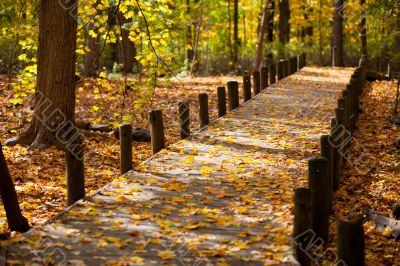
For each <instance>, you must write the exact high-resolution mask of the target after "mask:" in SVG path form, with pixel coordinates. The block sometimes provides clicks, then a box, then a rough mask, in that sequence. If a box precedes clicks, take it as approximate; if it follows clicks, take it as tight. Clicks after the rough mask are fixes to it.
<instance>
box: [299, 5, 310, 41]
mask: <svg viewBox="0 0 400 266" xmlns="http://www.w3.org/2000/svg"><path fill="white" fill-rule="evenodd" d="M303 9H304V20H305V21H306V22H307V24H308V25H310V24H311V23H310V21H309V19H308V14H307V13H308V12H312V8H311V7H310V8H308V7H306V6H305V5H303ZM312 35H313V27H312V26H306V27H304V28H302V30H301V39H302V40H304V38H305V37H307V36H312Z"/></svg>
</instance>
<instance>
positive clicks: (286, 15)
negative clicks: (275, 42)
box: [279, 0, 290, 44]
mask: <svg viewBox="0 0 400 266" xmlns="http://www.w3.org/2000/svg"><path fill="white" fill-rule="evenodd" d="M289 20H290V8H289V0H280V1H279V41H280V43H281V44H286V43H288V42H289V40H290V23H289Z"/></svg>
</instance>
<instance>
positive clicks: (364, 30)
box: [360, 0, 368, 57]
mask: <svg viewBox="0 0 400 266" xmlns="http://www.w3.org/2000/svg"><path fill="white" fill-rule="evenodd" d="M360 4H361V10H362V12H361V23H360V35H361V55H365V56H367V57H368V49H367V17H366V14H365V9H364V8H365V0H361V1H360Z"/></svg>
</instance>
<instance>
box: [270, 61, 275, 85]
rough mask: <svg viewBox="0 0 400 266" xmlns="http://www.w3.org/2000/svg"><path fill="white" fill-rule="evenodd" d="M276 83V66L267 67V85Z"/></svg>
mask: <svg viewBox="0 0 400 266" xmlns="http://www.w3.org/2000/svg"><path fill="white" fill-rule="evenodd" d="M275 82H276V64H270V65H269V83H270V84H274V83H275Z"/></svg>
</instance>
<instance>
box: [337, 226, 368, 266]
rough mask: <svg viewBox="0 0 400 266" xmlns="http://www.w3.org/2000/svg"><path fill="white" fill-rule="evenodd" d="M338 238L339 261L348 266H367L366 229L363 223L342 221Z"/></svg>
mask: <svg viewBox="0 0 400 266" xmlns="http://www.w3.org/2000/svg"><path fill="white" fill-rule="evenodd" d="M337 236H338V238H337V243H336V245H337V251H338V259H339V260H340V261H342V262H343V263H344V265H348V266H363V265H365V258H364V257H365V254H364V229H363V226H362V223H361V221H357V222H349V221H340V222H339V223H338V225H337Z"/></svg>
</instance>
